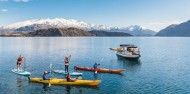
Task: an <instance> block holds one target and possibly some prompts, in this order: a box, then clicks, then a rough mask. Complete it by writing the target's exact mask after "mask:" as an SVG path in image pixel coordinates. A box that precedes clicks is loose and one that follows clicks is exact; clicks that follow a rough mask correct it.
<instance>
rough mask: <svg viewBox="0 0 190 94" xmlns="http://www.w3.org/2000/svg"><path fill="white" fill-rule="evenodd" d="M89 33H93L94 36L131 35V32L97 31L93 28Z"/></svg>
mask: <svg viewBox="0 0 190 94" xmlns="http://www.w3.org/2000/svg"><path fill="white" fill-rule="evenodd" d="M89 32H90V33H91V34H93V35H94V36H109V37H111V36H112V37H117V36H119V37H124V36H132V35H131V34H128V33H124V32H106V31H97V30H93V31H89Z"/></svg>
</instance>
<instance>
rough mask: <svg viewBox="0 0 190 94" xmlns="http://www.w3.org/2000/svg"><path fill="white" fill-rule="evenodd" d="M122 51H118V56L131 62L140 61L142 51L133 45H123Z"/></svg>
mask: <svg viewBox="0 0 190 94" xmlns="http://www.w3.org/2000/svg"><path fill="white" fill-rule="evenodd" d="M120 49H122V50H117V53H116V55H117V56H119V57H123V58H126V59H130V60H138V59H139V58H140V57H141V55H140V49H139V48H138V47H137V46H135V45H133V44H121V45H120Z"/></svg>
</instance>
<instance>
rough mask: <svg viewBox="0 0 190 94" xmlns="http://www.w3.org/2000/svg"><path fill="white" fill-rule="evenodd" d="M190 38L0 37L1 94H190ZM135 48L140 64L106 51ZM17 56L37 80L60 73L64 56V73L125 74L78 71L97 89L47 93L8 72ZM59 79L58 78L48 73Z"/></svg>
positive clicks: (75, 88)
mask: <svg viewBox="0 0 190 94" xmlns="http://www.w3.org/2000/svg"><path fill="white" fill-rule="evenodd" d="M189 40H190V38H187V37H182V38H178V37H169V38H166V37H126V38H125V37H49V38H48V37H41V38H38V37H34V38H32V37H27V38H25V37H21V38H18V37H8V38H6V37H1V38H0V65H1V66H0V91H1V92H0V93H1V94H15V93H16V94H31V93H32V94H67V93H68V94H90V93H91V94H129V93H135V94H136V93H141V94H142V93H146V94H148V93H149V94H187V93H190V80H189V79H190V67H189V66H190V51H189V49H190V45H189V44H190V41H189ZM122 43H127V44H135V45H137V46H139V47H140V50H141V55H142V57H141V60H140V62H137V61H128V60H125V59H120V58H117V56H116V52H115V51H110V50H109V48H111V47H119V44H122ZM20 54H22V55H24V56H25V58H26V66H27V67H26V70H28V71H30V72H31V73H32V74H31V77H41V76H42V74H43V72H44V71H45V70H50V69H49V65H50V63H52V64H53V65H54V66H53V69H63V65H64V64H63V61H64V56H65V55H68V54H71V61H70V66H69V70H70V71H74V66H75V65H79V66H88V67H92V66H93V64H94V62H100V66H99V67H104V68H109V69H126V71H124V72H123V73H122V75H117V74H103V73H100V74H98V75H96V76H95V75H94V73H92V72H86V71H78V72H83V74H84V75H83V79H89V80H93V79H99V80H102V83H101V84H99V85H98V86H97V87H84V86H82V87H81V86H56V85H52V86H51V87H50V88H47V87H46V86H45V85H43V84H39V83H32V82H29V81H28V78H27V77H23V76H18V75H16V74H14V73H12V72H11V69H12V68H14V67H16V60H17V58H18V56H19V55H20ZM52 76H53V77H58V78H64V76H63V75H59V74H52Z"/></svg>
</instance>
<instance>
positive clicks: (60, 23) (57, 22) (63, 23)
mask: <svg viewBox="0 0 190 94" xmlns="http://www.w3.org/2000/svg"><path fill="white" fill-rule="evenodd" d="M70 27H73V28H77V29H82V30H85V31H92V30H98V31H109V32H125V33H129V34H131V35H134V36H149V35H150V36H152V35H154V34H155V32H154V31H152V30H149V29H146V28H144V27H141V26H138V25H132V26H129V27H116V26H105V25H95V24H90V23H85V22H83V21H77V20H74V19H69V20H66V19H63V18H54V19H49V18H47V19H34V20H27V21H23V22H17V23H13V24H10V25H7V26H4V27H3V29H2V30H3V31H16V32H34V31H36V30H40V29H48V28H70Z"/></svg>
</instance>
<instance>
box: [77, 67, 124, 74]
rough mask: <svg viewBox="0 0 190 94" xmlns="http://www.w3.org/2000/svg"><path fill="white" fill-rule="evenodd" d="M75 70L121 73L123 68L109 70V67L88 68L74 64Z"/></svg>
mask: <svg viewBox="0 0 190 94" xmlns="http://www.w3.org/2000/svg"><path fill="white" fill-rule="evenodd" d="M75 69H76V70H85V71H93V72H95V71H97V72H102V73H121V72H123V71H125V69H120V70H111V69H106V68H97V69H94V68H89V67H79V66H75Z"/></svg>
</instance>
